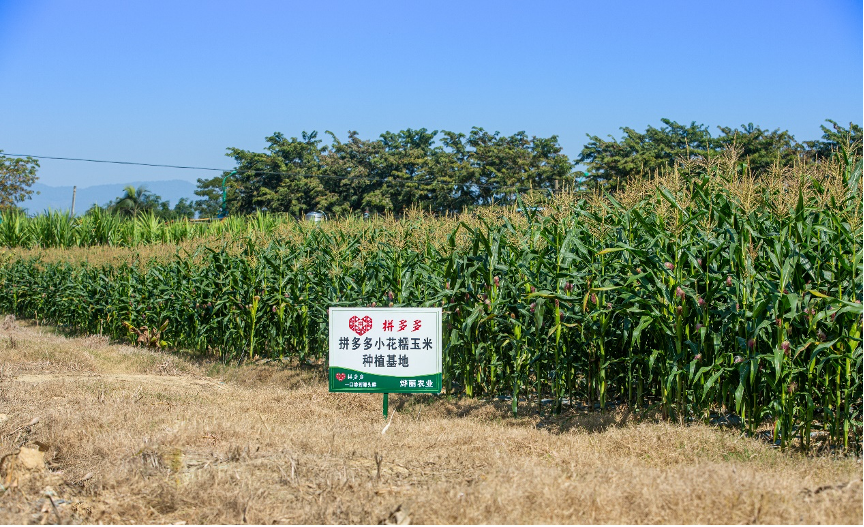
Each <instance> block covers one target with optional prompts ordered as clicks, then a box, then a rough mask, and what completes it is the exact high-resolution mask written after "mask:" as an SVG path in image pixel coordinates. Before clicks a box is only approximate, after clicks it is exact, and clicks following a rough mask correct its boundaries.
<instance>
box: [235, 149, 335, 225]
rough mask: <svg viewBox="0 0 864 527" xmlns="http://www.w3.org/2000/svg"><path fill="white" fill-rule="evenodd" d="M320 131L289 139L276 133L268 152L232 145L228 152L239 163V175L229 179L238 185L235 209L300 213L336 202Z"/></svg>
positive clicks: (296, 214) (240, 211)
mask: <svg viewBox="0 0 864 527" xmlns="http://www.w3.org/2000/svg"><path fill="white" fill-rule="evenodd" d="M317 137H318V134H317V132H311V133H306V132H303V134H302V136H301V138H299V139H298V138H296V137H292V138H290V139H288V138H286V137H285V136H284V135H282V134H280V133H278V132H277V133H275V134H273V135H272V136H270V137H268V138H267V142H268V143H269V144H268V145H267V148H266V149H265V150H266V152H261V153H258V152H249V151H247V150H242V149H239V148H229V149H228V153H227V154H226V155H228V156H229V157H232V158H233V159H234V161H235V162H236V163H237V169H236V170H237V175H236V176H235V177H234V178H232V179H231V180H229V182H228V183H229V185H230V186H232V187H234V189H235V192H234V195H233V198H234V199H233V200H232V201H231V203H230V210H231V211H232V212H239V213H243V214H246V213H250V212H254V211H255V210H270V211H280V212H288V213H290V214H292V215H295V216H298V215H300V214H302V213H303V212H307V211H310V210H315V209H317V208H321V207H320V204H321V203H329V202H332V201H333V196H329V195H328V194H329V192H328V190H327V189H326V188H325V186H324V184H323V182H322V178H321V177H320V176H321V175H322V170H321V163H320V156H321V155H322V153H324V152H325V151H326V147H322V146H320V143H321V140H320V139H318V138H317Z"/></svg>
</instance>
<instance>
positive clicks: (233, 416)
mask: <svg viewBox="0 0 864 527" xmlns="http://www.w3.org/2000/svg"><path fill="white" fill-rule="evenodd" d="M391 409H395V410H396V413H395V416H394V417H393V419H392V422H391V423H390V425H389V427H388V428H387V430H386V433H383V434H382V430H383V429H384V428H385V425H386V423H385V422H384V420H383V419H382V418H381V415H380V412H381V397H380V395H353V394H330V393H328V392H327V386H326V382H325V379H324V377H323V373H322V371H321V370H320V369H314V368H298V367H296V366H294V367H290V366H285V365H281V364H272V363H271V364H263V365H262V364H252V365H246V366H241V367H236V366H233V367H228V366H222V365H219V364H211V363H205V364H202V363H199V362H195V361H190V360H185V359H183V358H180V357H178V356H176V355H170V354H167V353H161V352H156V351H149V350H145V349H140V348H134V347H130V346H122V345H115V344H110V343H109V342H107V340H106V339H104V338H100V337H93V336H91V337H86V338H65V337H63V336H59V335H57V334H56V332H54V331H52V330H51V329H50V328H38V327H35V326H33V325H32V324H30V323H21V322H18V323H17V324H16V325H14V327H9V328H6V329H0V457H2V458H3V461H2V462H0V485H2V488H0V523H60V522H62V523H160V524H165V523H178V522H186V523H190V524H191V523H232V524H234V523H258V524H271V523H363V524H370V523H371V524H377V523H381V522H385V523H386V522H390V523H399V522H403V523H405V522H411V523H425V524H434V523H457V524H458V523H509V524H512V523H558V524H573V523H640V524H641V523H696V524H700V523H723V524H729V523H808V524H809V523H845V524H858V525H860V524H861V523H862V469H861V463H860V458H857V459H856V458H849V457H807V456H804V455H801V454H798V453H781V452H779V451H777V450H776V449H773V448H771V447H770V446H769V445H766V444H765V443H764V442H760V441H757V440H753V439H748V438H744V437H741V436H740V434H739V433H738V432H736V431H734V430H728V429H719V428H711V427H706V426H704V425H693V426H677V425H673V424H669V423H663V422H660V423H657V422H647V421H642V422H639V421H638V420H636V419H634V418H633V416H631V415H628V414H627V413H625V412H623V411H621V412H615V413H609V414H605V415H596V414H585V413H565V414H564V415H562V416H560V417H556V418H554V419H552V418H549V417H546V418H543V419H541V418H540V417H537V416H533V417H520V418H518V419H514V418H512V417H510V416H509V415H508V406H507V405H504V404H500V403H497V402H486V401H479V400H448V399H447V398H445V397H438V396H414V397H410V396H391Z"/></svg>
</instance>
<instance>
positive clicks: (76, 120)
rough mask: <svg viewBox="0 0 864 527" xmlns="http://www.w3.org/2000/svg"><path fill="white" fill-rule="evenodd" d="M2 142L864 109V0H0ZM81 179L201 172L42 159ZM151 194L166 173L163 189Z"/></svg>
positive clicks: (809, 135) (245, 140)
mask: <svg viewBox="0 0 864 527" xmlns="http://www.w3.org/2000/svg"><path fill="white" fill-rule="evenodd" d="M0 79H2V80H0V149H2V150H4V151H5V152H7V153H14V154H37V155H48V156H65V157H86V158H95V159H114V160H129V161H141V162H150V163H165V164H181V165H198V166H210V167H217V168H221V167H224V168H230V167H231V166H232V161H231V160H230V159H229V158H227V157H224V154H225V149H226V148H227V147H232V146H233V147H240V148H245V149H251V150H258V151H260V150H262V149H263V147H264V146H265V144H266V143H265V140H264V138H265V137H266V136H268V135H271V134H272V133H273V132H276V131H279V132H282V133H284V134H285V135H287V136H299V135H300V133H301V132H302V131H304V130H307V131H311V130H318V131H319V133H320V134H321V135H324V134H323V131H324V130H331V131H333V132H334V133H336V135H337V136H338V137H340V138H344V137H345V136H346V135H347V132H348V130H357V131H358V132H359V134H360V136H361V137H362V138H364V139H373V138H376V137H377V136H378V135H379V134H380V133H382V132H384V131H387V130H390V131H398V130H402V129H405V128H423V127H425V128H427V129H430V130H436V129H437V130H452V131H457V132H466V133H467V132H469V131H470V129H471V127H472V126H480V127H483V128H485V129H487V130H489V131H496V130H497V131H501V132H502V133H504V134H512V133H515V132H517V131H520V130H524V131H525V132H527V133H528V134H529V135H537V136H550V135H553V134H555V135H558V137H559V140H560V143H561V145H562V146H563V147H564V152H565V153H566V154H567V155H569V156H570V157H571V158H575V157H576V156H577V155H578V154H579V151H580V150H581V148H582V145H583V144H584V143H585V142H586V135H585V134H586V133H590V134H594V135H600V136H606V135H607V134H613V135H614V136H615V137H620V135H621V133H620V130H619V128H620V127H622V126H630V127H632V128H635V129H637V130H644V129H645V128H646V127H647V126H648V125H649V124H650V125H654V126H660V124H661V123H660V119H661V118H662V117H668V118H670V119H673V120H676V121H678V122H681V123H689V122H691V121H696V122H697V123H702V124H707V125H710V126H711V127H712V132H716V126H717V125H725V126H738V125H741V124H745V123H747V122H753V123H754V124H757V125H760V126H763V127H766V128H772V129H773V128H781V129H788V130H790V131H791V132H792V133H793V134H794V135H795V137H796V138H797V139H799V140H806V139H815V138H818V137H819V136H820V135H821V132H820V131H819V125H820V124H822V123H823V122H824V119H826V118H831V119H835V120H837V121H839V122H842V123H848V122H850V121H854V122H856V123H861V122H862V111H864V110H862V98H864V87H862V2H861V0H820V1H790V0H786V1H755V0H749V1H734V0H724V1H713V2H704V1H695V0H691V1H681V2H674V1H663V0H654V1H641V0H639V1H637V0H632V1H609V0H605V1H601V2H598V1H596V0H595V1H575V0H574V1H554V2H553V1H539V0H538V1H533V2H528V1H525V0H522V1H506V0H497V1H490V2H480V1H474V2H472V1H468V0H462V1H449V0H437V1H434V2H429V1H426V2H418V1H411V0H401V1H387V2H383V1H354V2H347V1H346V2H339V1H329V2H314V1H308V0H306V1H302V2H300V1H272V2H254V1H245V2H236V1H234V2H223V1H207V2H192V1H189V2H183V1H177V0H173V1H161V0H146V1H120V2H118V1H116V0H112V1H105V2H90V1H85V0H75V1H39V0H30V1H19V2H10V1H5V0H0ZM41 164H42V168H41V169H40V171H39V175H40V181H41V182H42V183H45V184H49V185H73V184H76V185H79V186H89V185H95V184H102V183H109V182H126V181H134V180H160V179H187V180H193V181H194V179H195V178H197V177H211V176H212V174H211V173H207V172H192V171H178V170H171V169H156V168H149V169H148V168H136V167H121V166H111V165H93V164H87V163H75V162H61V161H43V162H42V163H41ZM157 193H158V192H157Z"/></svg>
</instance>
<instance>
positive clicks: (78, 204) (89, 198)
mask: <svg viewBox="0 0 864 527" xmlns="http://www.w3.org/2000/svg"><path fill="white" fill-rule="evenodd" d="M127 185H132V186H134V187H135V188H138V187H140V186H141V185H144V186H146V187H147V189H148V190H150V192H152V193H154V194H156V195H158V196H160V197H161V198H162V199H163V200H167V201H169V202H170V203H171V206H174V205H175V204H176V203H177V201H178V200H180V198H186V199H188V200H195V199H196V198H197V196H195V188H196V187H195V183H192V182H190V181H183V180H181V179H172V180H167V181H131V182H128V183H112V184H109V185H95V186H92V187H84V188H82V187H80V186H79V187H78V190H77V195H76V198H75V214H76V215H81V214H83V213H84V212H86V211H87V209H89V208H90V207H91V206H92V205H93V204H94V203H97V204H99V205H102V206H104V205H105V204H107V203H108V202H109V201H112V200H114V199H115V198H117V197H118V196H120V195H121V194H123V187H125V186H127ZM32 188H33V190H35V191H37V192H39V194H36V193H35V192H34V193H33V195H32V196H31V199H28V200H27V201H25V202H23V203H20V204H19V205H20V206H21V207H22V208H24V209H26V210H27V213H28V214H38V213H41V212H45V211H46V210H48V209H51V210H69V207H70V206H71V205H72V186H71V185H70V186H68V187H52V186H48V185H43V184H41V183H35V184H34V185H33V187H32ZM198 199H200V198H198Z"/></svg>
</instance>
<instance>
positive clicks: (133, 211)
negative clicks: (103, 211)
mask: <svg viewBox="0 0 864 527" xmlns="http://www.w3.org/2000/svg"><path fill="white" fill-rule="evenodd" d="M158 206H159V196H154V195H153V193H152V192H150V191H149V190H147V187H146V186H145V185H141V186H139V187H138V188H135V187H134V186H133V185H127V186H125V187H124V188H123V195H122V196H118V197H117V198H116V199H115V200H114V201H112V202H111V203H109V204H108V211H109V212H113V213H115V214H119V215H121V216H130V217H134V216H137V215H138V214H140V213H142V212H144V211H149V210H153V209H155V208H157V207H158Z"/></svg>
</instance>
